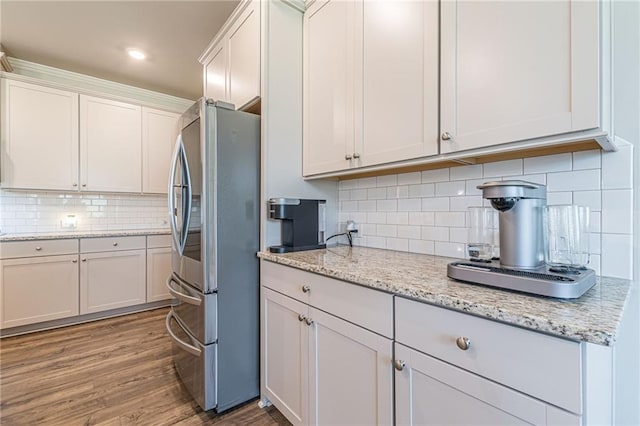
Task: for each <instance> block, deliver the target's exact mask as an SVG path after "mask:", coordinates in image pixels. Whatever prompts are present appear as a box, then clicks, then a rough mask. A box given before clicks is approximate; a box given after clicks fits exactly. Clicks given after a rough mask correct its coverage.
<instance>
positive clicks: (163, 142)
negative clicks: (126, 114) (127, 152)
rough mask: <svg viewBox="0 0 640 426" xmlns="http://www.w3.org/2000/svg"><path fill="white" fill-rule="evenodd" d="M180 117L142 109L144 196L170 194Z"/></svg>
mask: <svg viewBox="0 0 640 426" xmlns="http://www.w3.org/2000/svg"><path fill="white" fill-rule="evenodd" d="M178 117H179V115H178V114H174V113H172V112H167V111H161V110H157V109H153V108H147V107H142V192H144V193H155V194H166V193H167V188H168V186H167V185H168V183H167V182H168V181H169V170H170V168H171V155H172V153H173V148H174V146H175V143H176V137H177V135H178Z"/></svg>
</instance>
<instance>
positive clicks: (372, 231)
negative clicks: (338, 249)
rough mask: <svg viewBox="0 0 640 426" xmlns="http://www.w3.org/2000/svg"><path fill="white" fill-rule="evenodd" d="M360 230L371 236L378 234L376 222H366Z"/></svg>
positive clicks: (363, 234) (363, 233)
mask: <svg viewBox="0 0 640 426" xmlns="http://www.w3.org/2000/svg"><path fill="white" fill-rule="evenodd" d="M360 228H361V229H360V232H362V236H370V235H373V236H375V235H377V229H378V227H377V225H375V224H369V223H365V224H363V225H360Z"/></svg>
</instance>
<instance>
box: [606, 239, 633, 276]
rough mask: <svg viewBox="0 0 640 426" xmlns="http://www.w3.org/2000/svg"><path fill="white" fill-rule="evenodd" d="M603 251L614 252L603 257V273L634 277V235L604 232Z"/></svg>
mask: <svg viewBox="0 0 640 426" xmlns="http://www.w3.org/2000/svg"><path fill="white" fill-rule="evenodd" d="M602 253H604V254H607V255H608V254H609V253H611V254H614V253H615V255H612V256H603V257H602V259H601V263H602V264H601V269H602V275H606V276H610V277H618V278H626V279H631V278H632V277H633V259H632V255H633V237H632V236H631V235H620V234H604V233H603V234H602Z"/></svg>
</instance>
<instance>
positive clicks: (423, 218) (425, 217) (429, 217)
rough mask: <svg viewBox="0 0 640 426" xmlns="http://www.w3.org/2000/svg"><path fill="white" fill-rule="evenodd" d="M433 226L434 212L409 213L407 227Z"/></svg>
mask: <svg viewBox="0 0 640 426" xmlns="http://www.w3.org/2000/svg"><path fill="white" fill-rule="evenodd" d="M434 224H435V213H434V212H409V225H423V226H433V225H434Z"/></svg>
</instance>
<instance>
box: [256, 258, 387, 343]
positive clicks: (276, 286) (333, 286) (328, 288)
mask: <svg viewBox="0 0 640 426" xmlns="http://www.w3.org/2000/svg"><path fill="white" fill-rule="evenodd" d="M261 277H262V285H264V286H265V287H269V288H271V289H272V290H276V291H278V292H280V293H283V294H286V295H287V296H289V297H292V298H294V299H296V300H299V301H301V302H305V303H308V304H309V305H311V306H313V307H315V308H318V309H320V310H323V311H325V312H328V313H330V314H332V315H335V316H337V317H340V318H343V319H345V320H347V321H350V322H352V323H354V324H357V325H359V326H361V327H364V328H367V329H369V330H371V331H374V332H376V333H378V334H381V335H383V336H385V337H389V338H392V337H393V296H392V295H390V294H387V293H383V292H381V291H377V290H374V289H368V288H365V287H362V286H359V285H357V284H350V283H347V282H344V281H340V280H335V279H332V278H327V277H323V276H321V275H317V274H313V273H310V272H305V271H301V270H299V269H295V268H292V267H288V266H282V265H278V264H275V263H272V262H262V268H261ZM304 287H306V288H305V290H306V291H304V290H303V288H304Z"/></svg>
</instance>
